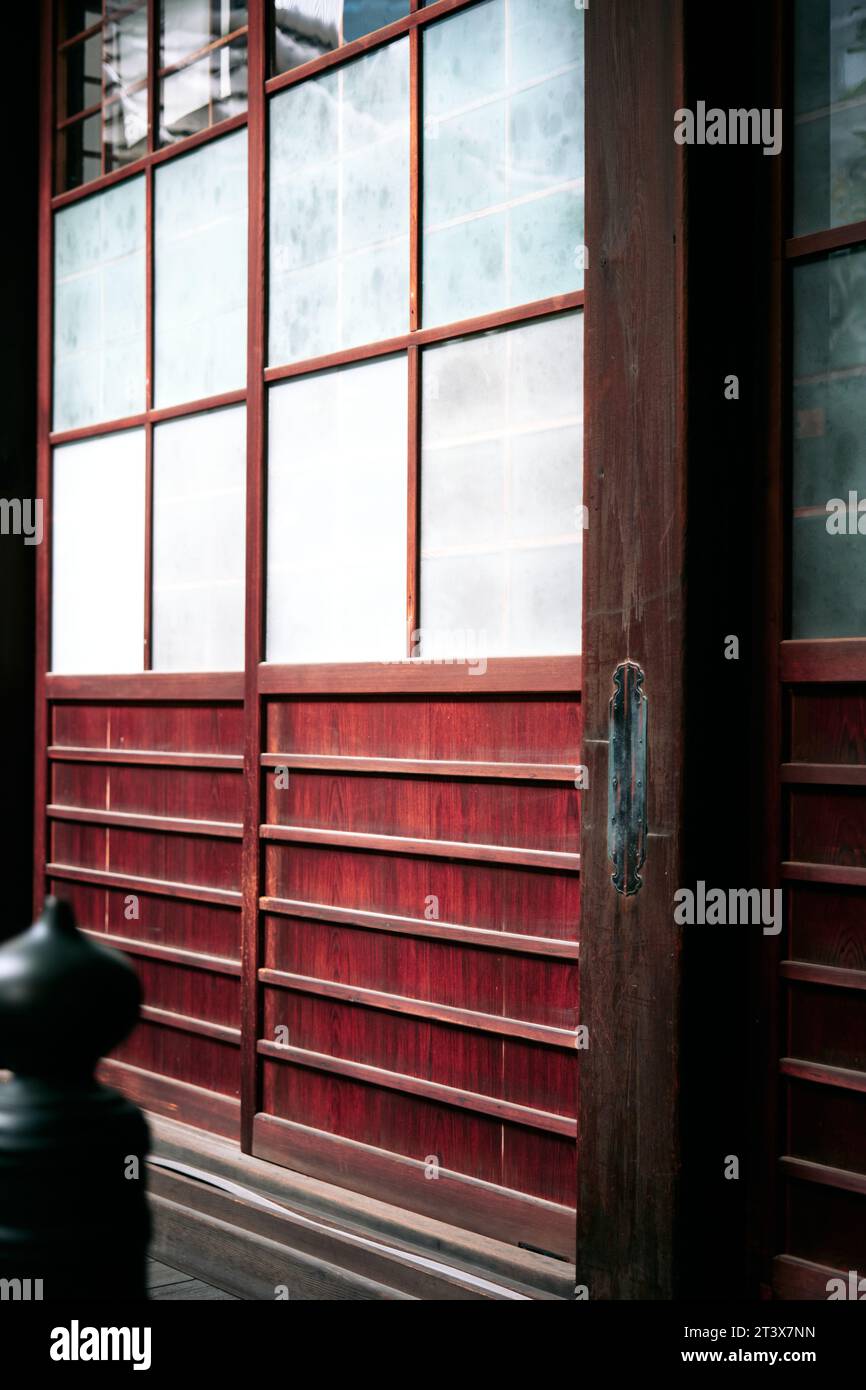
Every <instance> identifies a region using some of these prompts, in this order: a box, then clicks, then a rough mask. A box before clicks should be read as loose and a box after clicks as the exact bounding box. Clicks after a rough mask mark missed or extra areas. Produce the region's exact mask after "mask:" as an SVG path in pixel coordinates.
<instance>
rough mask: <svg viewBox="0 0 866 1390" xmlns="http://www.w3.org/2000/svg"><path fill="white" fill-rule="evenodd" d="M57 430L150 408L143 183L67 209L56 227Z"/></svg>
mask: <svg viewBox="0 0 866 1390" xmlns="http://www.w3.org/2000/svg"><path fill="white" fill-rule="evenodd" d="M54 238H55V242H54V428H55V429H56V430H66V429H77V428H78V427H79V426H81V425H92V424H96V423H97V422H98V421H102V420H119V419H122V418H123V417H124V416H127V415H135V414H137V413H138V411H140V410H143V409H144V404H145V394H144V388H145V354H144V333H145V283H146V282H145V262H144V241H145V207H144V179H143V178H134V179H130V180H129V181H128V182H126V183H120V184H117V185H116V187H114V188H108V189H106V190H105V191H104V192H103V193H95V194H94V195H93V196H92V197H90V198H83V199H82V200H81V202H78V203H74V204H72V206H70V207H67V208H63V209H62V210H61V211H60V212H58V213H57V215H56V218H55V222H54Z"/></svg>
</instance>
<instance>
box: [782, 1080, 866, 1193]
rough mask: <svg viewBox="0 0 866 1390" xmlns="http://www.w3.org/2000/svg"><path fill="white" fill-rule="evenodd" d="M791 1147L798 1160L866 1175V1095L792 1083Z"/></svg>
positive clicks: (790, 1108)
mask: <svg viewBox="0 0 866 1390" xmlns="http://www.w3.org/2000/svg"><path fill="white" fill-rule="evenodd" d="M787 1147H788V1152H789V1153H790V1154H793V1155H794V1156H795V1157H797V1158H803V1159H808V1160H810V1161H811V1162H813V1163H824V1164H827V1165H828V1166H829V1167H831V1168H841V1169H844V1170H847V1171H849V1172H855V1173H861V1174H866V1095H863V1094H862V1093H861V1092H857V1091H849V1090H843V1089H842V1088H837V1087H832V1086H814V1085H811V1084H810V1083H809V1082H807V1081H790V1082H789V1083H788V1145H787Z"/></svg>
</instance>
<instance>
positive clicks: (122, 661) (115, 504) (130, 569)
mask: <svg viewBox="0 0 866 1390" xmlns="http://www.w3.org/2000/svg"><path fill="white" fill-rule="evenodd" d="M144 492H145V488H144V432H143V431H142V430H126V431H124V432H123V433H122V434H105V435H100V436H99V437H98V438H97V439H87V440H83V441H82V442H81V443H76V444H65V445H63V446H62V447H61V448H59V449H55V451H54V500H53V523H52V536H53V547H52V567H53V571H52V615H53V618H52V639H51V640H52V669H53V670H54V671H67V672H75V673H81V674H87V673H104V672H112V671H140V670H141V669H142V666H143V660H142V656H143V642H144Z"/></svg>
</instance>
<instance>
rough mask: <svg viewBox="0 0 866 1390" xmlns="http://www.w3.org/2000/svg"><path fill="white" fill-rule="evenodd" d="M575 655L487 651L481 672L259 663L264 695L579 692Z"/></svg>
mask: <svg viewBox="0 0 866 1390" xmlns="http://www.w3.org/2000/svg"><path fill="white" fill-rule="evenodd" d="M580 684H581V658H580V657H579V656H509V657H491V658H490V660H489V661H488V662H487V670H486V671H485V673H484V675H483V676H482V675H473V674H472V671H471V668H470V667H468V666H466V665H465V664H463V665H456V664H453V665H445V664H436V663H435V662H426V661H410V660H406V661H397V662H393V663H383V662H376V661H372V662H371V661H365V662H351V661H349V662H336V663H328V664H325V665H316V666H278V665H271V664H268V663H265V664H263V665H261V666H259V679H258V688H259V692H260V693H261V694H262V695H296V694H307V695H352V694H358V695H361V694H364V695H377V694H382V695H388V694H395V693H397V692H398V691H401V692H403V693H406V694H419V695H431V694H443V695H444V694H452V693H456V694H463V695H477V696H478V697H479V698H480V697H482V696H485V695H489V694H491V693H496V694H501V693H503V692H510V691H513V692H515V693H518V692H522V691H535V692H554V691H567V692H569V693H570V694H578V693H579V691H580Z"/></svg>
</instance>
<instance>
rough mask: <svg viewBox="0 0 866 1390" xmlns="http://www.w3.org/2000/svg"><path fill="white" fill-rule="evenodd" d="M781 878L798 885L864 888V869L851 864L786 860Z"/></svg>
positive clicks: (865, 871) (865, 881) (865, 882)
mask: <svg viewBox="0 0 866 1390" xmlns="http://www.w3.org/2000/svg"><path fill="white" fill-rule="evenodd" d="M782 878H784V879H789V880H790V879H793V880H795V881H796V882H798V883H841V884H846V885H847V886H848V887H850V888H866V869H862V868H857V867H856V865H852V864H806V863H804V862H803V861H802V860H788V861H786V863H784V864H783V865H782Z"/></svg>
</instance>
